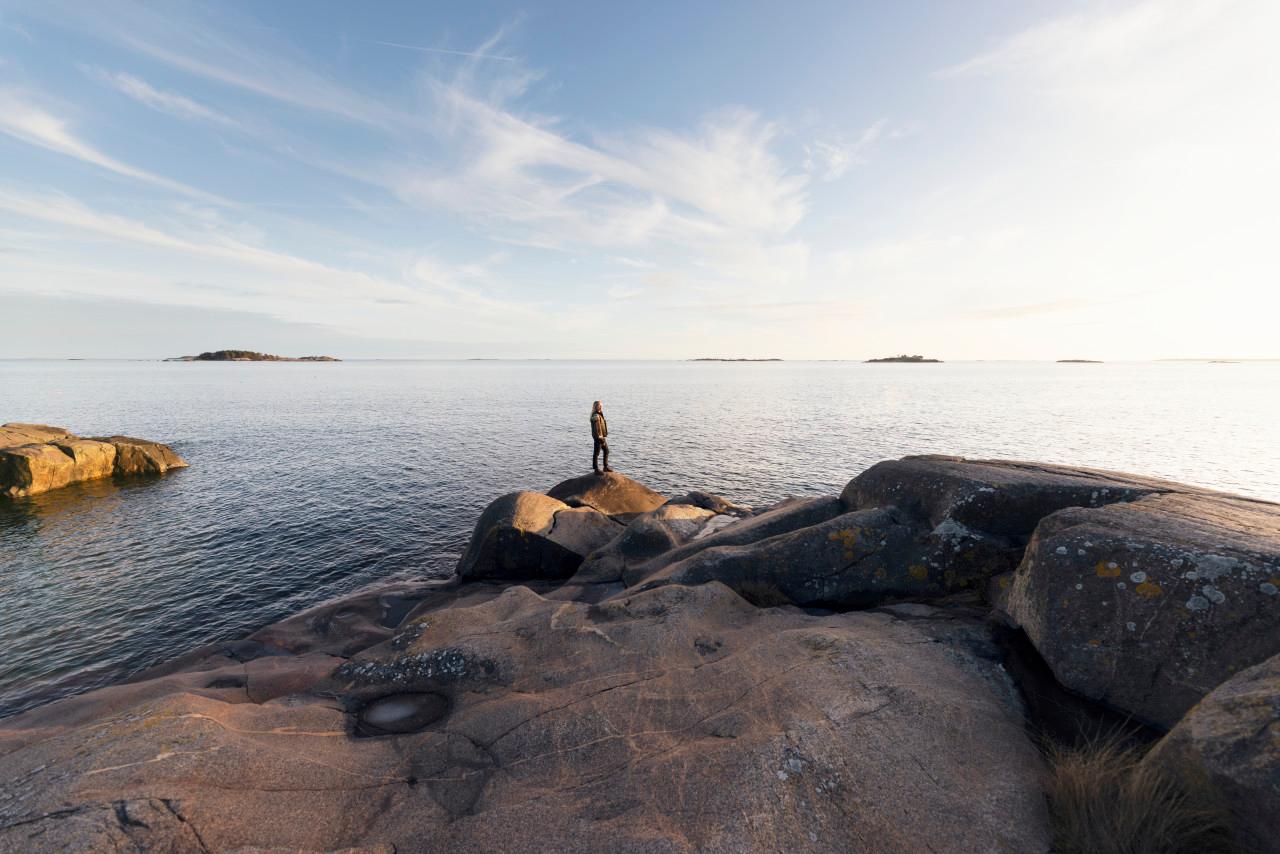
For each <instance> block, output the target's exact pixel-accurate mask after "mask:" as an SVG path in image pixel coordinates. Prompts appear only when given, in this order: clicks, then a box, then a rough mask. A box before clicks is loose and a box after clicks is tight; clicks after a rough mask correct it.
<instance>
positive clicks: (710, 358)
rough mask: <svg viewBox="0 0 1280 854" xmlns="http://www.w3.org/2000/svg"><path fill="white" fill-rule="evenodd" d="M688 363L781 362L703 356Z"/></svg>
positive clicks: (778, 360)
mask: <svg viewBox="0 0 1280 854" xmlns="http://www.w3.org/2000/svg"><path fill="white" fill-rule="evenodd" d="M689 361H690V362H781V361H782V360H781V359H717V358H714V357H710V356H704V357H703V358H701V359H690V360H689Z"/></svg>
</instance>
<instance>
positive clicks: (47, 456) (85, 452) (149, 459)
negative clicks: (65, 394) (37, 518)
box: [0, 424, 187, 498]
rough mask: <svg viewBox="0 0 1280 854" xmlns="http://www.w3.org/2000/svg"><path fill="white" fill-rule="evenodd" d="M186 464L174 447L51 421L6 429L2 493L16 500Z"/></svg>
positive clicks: (0, 434) (0, 462)
mask: <svg viewBox="0 0 1280 854" xmlns="http://www.w3.org/2000/svg"><path fill="white" fill-rule="evenodd" d="M186 465H187V464H186V462H184V461H183V459H182V458H181V457H180V456H178V455H177V454H176V453H174V452H173V449H172V448H170V447H169V446H168V445H162V444H160V443H159V442H149V441H147V440H146V439H134V438H132V437H129V436H105V437H98V438H93V439H82V438H80V437H79V436H75V435H72V434H71V433H69V432H67V431H66V430H65V429H63V428H61V427H49V426H47V425H45V424H5V425H4V426H3V427H0V495H8V496H9V497H11V498H23V497H26V496H29V495H36V494H39V493H41V492H48V491H49V490H50V489H58V488H60V487H63V486H68V485H70V484H73V483H80V482H81V481H86V480H97V479H100V478H104V477H111V476H113V475H117V476H129V475H139V474H162V473H164V472H166V471H169V470H170V469H175V468H184V467H186Z"/></svg>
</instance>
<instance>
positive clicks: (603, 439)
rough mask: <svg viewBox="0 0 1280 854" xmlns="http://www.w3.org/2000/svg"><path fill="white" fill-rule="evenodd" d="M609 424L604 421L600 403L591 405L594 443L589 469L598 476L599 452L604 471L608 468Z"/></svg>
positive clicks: (602, 408) (608, 469)
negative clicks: (602, 457) (602, 452)
mask: <svg viewBox="0 0 1280 854" xmlns="http://www.w3.org/2000/svg"><path fill="white" fill-rule="evenodd" d="M608 436H609V424H608V422H606V421H605V420H604V407H603V406H601V405H600V401H598V400H597V401H596V402H595V403H593V404H591V438H592V439H593V440H594V441H595V449H594V450H592V452H591V469H592V471H594V472H595V473H596V474H600V462H599V460H600V452H601V451H604V470H605V471H613V469H611V468H609V441H608Z"/></svg>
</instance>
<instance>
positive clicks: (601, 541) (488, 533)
mask: <svg viewBox="0 0 1280 854" xmlns="http://www.w3.org/2000/svg"><path fill="white" fill-rule="evenodd" d="M621 531H622V526H621V525H619V524H618V523H616V522H613V521H611V520H610V519H609V517H607V516H605V515H604V514H602V513H598V512H596V511H595V510H592V509H590V508H585V507H584V508H572V507H570V506H569V505H567V504H565V503H564V502H563V501H558V500H556V499H554V498H551V497H549V496H546V495H543V494H541V493H539V492H512V493H509V494H507V495H504V496H502V497H501V498H498V499H496V500H495V501H493V502H492V503H491V504H490V505H489V506H488V507H486V508H485V509H484V512H483V513H481V514H480V518H479V520H478V521H477V522H476V526H475V530H474V531H473V532H472V534H471V541H470V543H468V544H467V550H466V551H465V552H463V554H462V558H461V559H460V560H459V561H458V570H457V572H458V575H459V576H461V577H462V578H465V579H476V578H490V579H507V580H521V579H548V578H568V577H569V576H571V575H573V573H574V571H575V570H577V568H578V566H579V565H580V564H581V563H582V559H583V558H584V557H585V556H586V555H588V554H589V553H591V552H593V551H595V550H596V549H598V548H600V547H601V546H603V545H605V544H606V543H608V542H609V541H610V540H612V539H613V538H614V537H615V536H617V535H618V534H619V533H620V532H621Z"/></svg>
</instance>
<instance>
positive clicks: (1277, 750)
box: [0, 457, 1280, 852]
mask: <svg viewBox="0 0 1280 854" xmlns="http://www.w3.org/2000/svg"><path fill="white" fill-rule="evenodd" d="M571 505H572V506H571ZM1278 534H1280V507H1277V506H1276V505H1272V504H1267V503H1264V502H1255V501H1248V500H1246V499H1241V498H1238V497H1233V496H1224V495H1221V494H1217V493H1211V492H1207V491H1204V490H1198V489H1194V488H1190V487H1183V486H1179V485H1177V484H1170V483H1166V482H1162V481H1155V480H1150V479H1145V478H1136V477H1130V476H1127V475H1118V474H1114V473H1109V472H1097V471H1086V470H1078V469H1066V468H1061V467H1055V466H1042V465H1034V464H1027V463H1009V462H999V461H967V460H962V459H958V458H952V457H915V458H907V459H904V460H899V461H893V462H887V463H882V464H880V465H877V466H874V467H873V468H871V469H869V470H868V471H867V472H864V473H863V474H862V475H860V476H859V477H857V478H855V479H854V480H853V481H851V482H850V484H849V486H848V487H847V488H846V489H845V490H844V493H843V494H842V495H841V496H838V497H837V496H829V497H819V498H811V499H803V500H794V499H793V500H788V501H785V502H782V503H781V504H779V505H777V506H775V507H772V508H767V509H765V510H764V511H762V512H759V513H753V512H752V511H750V510H749V509H747V508H743V507H740V506H738V505H734V504H732V503H731V502H728V501H726V500H724V499H722V498H719V497H717V496H711V495H707V494H703V493H694V494H690V496H685V497H683V498H681V499H673V500H671V501H668V500H666V499H664V498H663V497H662V496H661V495H658V494H657V493H655V492H652V491H651V490H648V489H646V488H644V487H642V486H641V485H639V484H637V483H635V482H634V481H631V480H629V479H626V478H625V477H623V476H621V475H616V476H613V477H610V478H607V479H606V478H603V477H601V478H595V476H588V477H587V478H578V479H575V480H573V481H567V482H566V483H565V484H561V485H559V486H557V487H556V488H554V489H553V490H549V494H540V493H532V492H523V493H512V494H510V495H506V496H503V497H501V498H499V499H497V500H495V501H494V502H493V503H492V504H491V505H490V506H489V507H488V508H487V509H486V510H485V511H484V513H483V514H482V516H481V518H480V520H479V521H478V522H477V524H476V526H475V531H474V532H473V535H472V538H471V542H470V544H469V546H468V548H467V551H466V554H464V556H463V557H462V560H461V561H460V563H459V572H458V576H457V577H456V578H454V579H453V580H451V581H448V582H437V583H421V584H410V583H401V584H397V585H390V586H387V587H384V588H381V589H378V590H373V591H370V592H366V593H362V594H357V595H355V596H351V597H347V598H345V599H342V600H338V601H336V602H331V603H328V604H325V605H321V606H318V607H316V608H313V609H311V610H309V611H307V612H304V613H302V614H299V615H297V616H295V617H292V618H290V619H289V620H285V621H283V622H282V623H279V624H276V625H274V626H271V627H268V628H266V629H264V630H262V631H260V632H258V633H256V634H254V635H252V636H250V637H249V638H246V639H244V640H242V641H237V642H234V643H228V644H220V645H215V646H212V647H208V648H205V649H202V650H196V651H194V652H192V653H189V654H187V655H185V656H182V657H181V658H179V659H176V660H175V661H173V662H171V663H169V664H167V665H164V666H162V667H159V668H156V669H155V670H153V671H150V672H148V673H146V674H142V675H141V676H140V677H139V678H138V679H137V680H135V681H134V682H131V683H128V684H124V685H117V686H114V687H111V688H107V689H102V690H99V691H95V692H92V693H89V694H86V695H83V696H80V697H74V698H70V699H67V700H63V701H60V702H57V703H54V704H51V705H49V706H47V707H44V708H40V709H36V710H33V711H30V712H27V713H25V714H23V715H20V716H18V717H15V718H13V719H10V720H9V721H6V722H3V724H0V781H3V782H0V850H6V851H7V850H23V851H27V850H66V849H111V848H114V849H123V850H133V849H150V848H157V849H164V848H165V847H166V846H167V847H168V848H169V849H171V850H188V849H191V850H212V851H230V850H237V849H253V850H262V849H267V850H270V849H282V850H331V849H341V848H362V849H363V850H387V851H390V850H395V851H490V850H509V849H511V848H520V849H524V850H568V851H589V850H602V849H608V850H616V851H664V852H665V851H694V850H700V851H744V850H749V851H755V850H769V851H774V850H807V851H849V850H868V851H875V850H893V851H908V850H910V851H917V850H920V851H924V850H932V851H937V852H942V851H957V852H958V851H1019V852H1024V851H1027V852H1044V851H1048V850H1049V847H1050V825H1049V819H1048V809H1047V805H1046V801H1045V796H1044V791H1043V788H1042V785H1043V775H1044V772H1045V769H1044V764H1043V760H1042V758H1041V755H1040V753H1039V751H1038V750H1037V749H1036V743H1037V739H1038V738H1040V737H1041V735H1042V734H1043V732H1044V730H1041V729H1038V727H1039V721H1038V718H1037V717H1036V712H1035V709H1037V708H1040V707H1041V706H1043V702H1042V700H1040V699H1037V697H1036V696H1035V692H1037V691H1039V690H1041V688H1037V687H1036V686H1035V685H1033V684H1032V683H1031V682H1029V681H1027V677H1026V676H1025V675H1024V674H1026V673H1028V672H1030V671H1029V669H1028V668H1029V667H1030V666H1031V665H1034V666H1035V667H1038V668H1040V669H1042V670H1043V671H1044V672H1045V674H1047V675H1046V676H1045V677H1044V678H1045V679H1047V680H1049V681H1050V682H1052V686H1051V687H1052V688H1053V690H1054V691H1057V692H1059V694H1060V695H1061V696H1062V697H1068V696H1069V697H1070V698H1071V702H1072V703H1073V704H1075V706H1076V707H1078V710H1079V712H1078V713H1079V714H1082V715H1088V714H1095V713H1096V714H1097V715H1098V716H1099V718H1098V719H1099V720H1101V719H1102V716H1104V715H1112V716H1115V715H1119V716H1122V717H1123V716H1128V717H1132V718H1136V719H1140V720H1143V721H1145V722H1146V723H1147V724H1148V725H1149V728H1148V730H1147V732H1148V734H1149V735H1152V736H1159V735H1161V734H1162V733H1163V732H1164V731H1165V730H1168V729H1170V728H1171V727H1172V732H1171V733H1169V734H1168V735H1167V736H1165V737H1164V739H1163V741H1161V742H1160V744H1159V745H1158V746H1157V747H1156V749H1155V750H1153V751H1152V752H1151V753H1150V754H1149V756H1148V758H1147V761H1149V762H1153V763H1154V762H1160V763H1163V764H1162V767H1168V768H1170V769H1171V770H1173V771H1174V772H1175V773H1177V774H1190V775H1194V776H1195V777H1196V779H1198V780H1202V781H1203V780H1206V779H1207V780H1209V785H1211V786H1214V787H1217V789H1218V790H1220V791H1221V792H1222V794H1223V796H1224V798H1229V799H1230V800H1231V801H1232V802H1233V804H1235V805H1236V813H1237V815H1238V819H1239V822H1240V831H1239V832H1240V835H1241V839H1242V840H1251V839H1252V840H1254V841H1255V843H1256V844H1257V845H1260V846H1261V849H1262V850H1277V849H1276V848H1275V844H1276V843H1275V842H1274V841H1273V840H1271V839H1267V838H1266V836H1265V834H1263V836H1262V837H1261V838H1260V840H1261V841H1258V838H1257V834H1258V833H1259V830H1258V828H1260V827H1262V828H1265V825H1266V822H1268V821H1269V820H1271V817H1272V816H1274V814H1275V809H1276V804H1275V800H1274V798H1275V791H1276V786H1277V779H1276V776H1275V775H1276V773H1277V771H1276V769H1277V768H1280V742H1277V741H1276V733H1277V732H1280V685H1278V684H1277V682H1276V679H1275V662H1276V661H1277V660H1280V659H1277V658H1275V656H1277V655H1278V654H1280V610H1278V607H1277V606H1278V605H1280V600H1277V597H1276V595H1275V591H1274V584H1275V582H1274V581H1272V580H1263V579H1271V578H1273V574H1274V573H1276V571H1277V567H1278V566H1280V562H1278V557H1280V546H1278V545H1277V543H1278V542H1280V540H1278V538H1277V535H1278ZM1113 564H1114V566H1113ZM1117 570H1119V571H1118V572H1117ZM1139 573H1142V574H1143V575H1142V578H1141V579H1138V578H1137V577H1136V576H1137V575H1138V574H1139ZM1147 584H1149V585H1152V586H1155V587H1159V590H1158V591H1156V590H1153V589H1152V588H1151V587H1145V588H1144V587H1142V585H1147ZM1121 585H1123V586H1121ZM1250 585H1252V587H1251V586H1250ZM1267 585H1272V586H1271V587H1268V586H1267ZM1206 586H1210V587H1212V589H1213V590H1215V591H1218V592H1219V593H1221V595H1222V598H1221V599H1219V597H1218V596H1217V595H1211V594H1210V593H1207V592H1206V591H1205V587H1206ZM1195 596H1200V597H1202V598H1204V599H1205V600H1206V602H1207V603H1208V606H1207V607H1200V605H1199V601H1198V600H1194V599H1193V597H1195ZM1193 601H1194V604H1190V603H1193ZM1213 608H1217V609H1218V610H1217V611H1214V610H1212V609H1213ZM1139 620H1142V622H1141V623H1139ZM1131 625H1132V626H1134V628H1131V627H1130V626H1131ZM1023 632H1025V635H1024V634H1023ZM1036 650H1038V653H1037V652H1036ZM1027 655H1029V656H1034V657H1035V658H1034V660H1031V659H1027V660H1023V659H1020V658H1019V656H1027ZM1041 655H1042V656H1043V659H1041V658H1040V657H1039V656H1041ZM1264 662H1265V663H1264ZM1012 674H1023V675H1021V676H1020V678H1022V679H1023V681H1022V682H1018V681H1015V678H1014V676H1013V675H1012ZM1233 674H1235V675H1234V678H1231V677H1232V675H1233ZM1042 687H1043V686H1042ZM1206 695H1207V696H1206ZM1028 700H1031V701H1032V702H1027V701H1028ZM1197 702H1198V703H1199V704H1198V705H1196V703H1197ZM1059 705H1061V704H1059ZM1193 707H1194V708H1193ZM1188 710H1190V711H1188ZM1175 724H1176V726H1175ZM531 816H536V820H533V819H531ZM1251 834H1252V836H1251ZM1268 846H1271V847H1270V848H1268Z"/></svg>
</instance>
